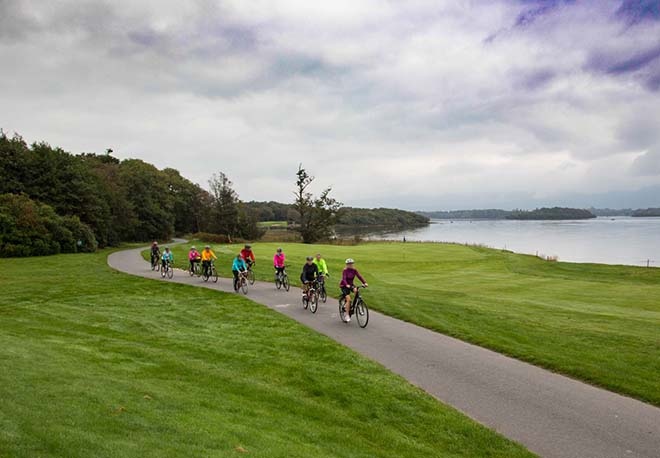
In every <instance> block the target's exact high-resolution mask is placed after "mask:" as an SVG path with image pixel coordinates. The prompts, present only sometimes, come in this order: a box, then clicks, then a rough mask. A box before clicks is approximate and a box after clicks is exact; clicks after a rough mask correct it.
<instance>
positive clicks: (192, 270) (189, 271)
mask: <svg viewBox="0 0 660 458" xmlns="http://www.w3.org/2000/svg"><path fill="white" fill-rule="evenodd" d="M188 273H189V274H190V276H191V277H192V276H193V275H195V266H194V265H193V266H192V267H191V268H189V269H188Z"/></svg>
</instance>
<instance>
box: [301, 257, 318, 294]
mask: <svg viewBox="0 0 660 458" xmlns="http://www.w3.org/2000/svg"><path fill="white" fill-rule="evenodd" d="M318 274H319V268H318V267H317V266H316V264H314V258H313V257H312V256H307V262H306V263H305V264H304V265H303V270H302V273H301V274H300V282H301V283H302V284H303V294H307V291H309V287H310V285H311V284H312V283H313V282H314V280H316V277H317V275H318Z"/></svg>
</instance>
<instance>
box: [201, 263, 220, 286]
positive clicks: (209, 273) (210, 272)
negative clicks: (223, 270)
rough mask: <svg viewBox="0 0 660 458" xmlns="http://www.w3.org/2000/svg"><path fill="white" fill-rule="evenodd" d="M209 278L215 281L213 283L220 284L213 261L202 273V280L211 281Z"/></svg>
mask: <svg viewBox="0 0 660 458" xmlns="http://www.w3.org/2000/svg"><path fill="white" fill-rule="evenodd" d="M209 278H210V279H211V280H213V283H218V270H217V269H216V268H215V263H214V262H213V261H211V265H210V266H209V267H208V269H206V270H205V271H204V272H202V280H204V281H206V282H207V281H209Z"/></svg>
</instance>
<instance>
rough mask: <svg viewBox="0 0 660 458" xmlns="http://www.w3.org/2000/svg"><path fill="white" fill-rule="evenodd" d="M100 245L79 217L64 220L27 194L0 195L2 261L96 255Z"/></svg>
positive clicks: (0, 246)
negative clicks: (3, 259) (95, 252)
mask: <svg viewBox="0 0 660 458" xmlns="http://www.w3.org/2000/svg"><path fill="white" fill-rule="evenodd" d="M96 245H97V243H96V239H95V238H94V234H93V233H92V230H91V229H90V228H89V226H87V225H86V224H84V223H82V222H80V220H79V219H78V218H77V217H67V218H62V217H61V216H59V215H57V213H55V210H53V208H52V207H50V206H49V205H45V204H42V203H39V202H36V201H34V200H32V199H30V198H29V197H28V196H26V195H24V194H2V195H0V257H19V256H42V255H51V254H57V253H76V252H82V251H94V250H95V249H96Z"/></svg>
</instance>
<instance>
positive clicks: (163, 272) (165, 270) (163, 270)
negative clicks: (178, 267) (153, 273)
mask: <svg viewBox="0 0 660 458" xmlns="http://www.w3.org/2000/svg"><path fill="white" fill-rule="evenodd" d="M165 275H167V267H163V268H162V269H160V276H161V277H162V278H165Z"/></svg>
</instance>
